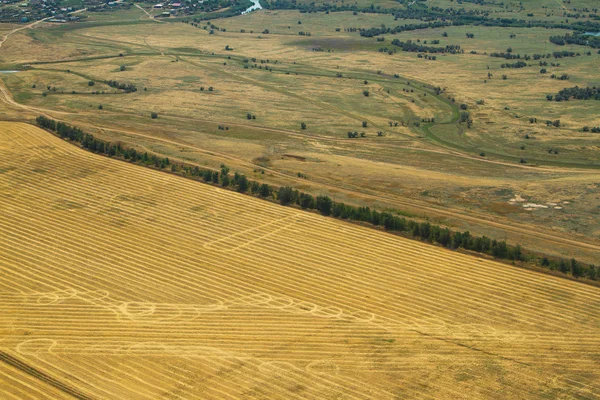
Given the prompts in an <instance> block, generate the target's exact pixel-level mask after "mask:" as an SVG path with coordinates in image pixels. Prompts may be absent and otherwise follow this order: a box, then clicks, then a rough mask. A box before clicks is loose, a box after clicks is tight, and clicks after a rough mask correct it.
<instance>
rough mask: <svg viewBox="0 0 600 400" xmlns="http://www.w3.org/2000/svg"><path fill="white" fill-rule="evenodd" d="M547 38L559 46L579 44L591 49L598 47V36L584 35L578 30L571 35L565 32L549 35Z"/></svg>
mask: <svg viewBox="0 0 600 400" xmlns="http://www.w3.org/2000/svg"><path fill="white" fill-rule="evenodd" d="M548 40H550V42H552V43H554V44H557V45H559V46H564V45H566V44H578V45H580V46H589V47H591V48H593V49H599V48H600V37H598V36H590V35H585V34H582V33H579V32H575V33H573V34H572V35H571V34H568V33H567V34H566V35H564V36H550V37H549V38H548Z"/></svg>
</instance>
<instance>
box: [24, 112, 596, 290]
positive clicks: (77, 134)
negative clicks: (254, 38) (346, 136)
mask: <svg viewBox="0 0 600 400" xmlns="http://www.w3.org/2000/svg"><path fill="white" fill-rule="evenodd" d="M36 122H37V124H38V125H39V126H40V127H42V128H45V129H47V130H50V131H52V132H55V133H56V134H57V135H58V136H60V137H61V138H63V139H67V140H70V141H72V142H76V143H79V144H80V145H81V147H83V148H85V149H88V150H90V151H92V152H95V153H100V154H105V155H107V156H111V157H116V158H120V159H124V160H127V161H129V162H133V163H138V164H142V165H146V166H150V167H154V168H157V169H169V170H170V171H171V172H175V173H178V174H179V175H182V176H185V177H188V178H192V179H196V180H201V181H203V182H205V183H209V184H213V185H219V186H220V187H224V188H231V189H233V190H236V191H238V192H240V193H250V194H252V195H254V196H257V197H260V198H264V199H269V200H272V201H277V202H278V203H279V204H281V205H284V206H290V205H296V206H298V207H300V208H302V209H305V210H315V211H318V212H319V213H320V214H322V215H324V216H333V217H334V218H339V219H343V220H350V221H358V222H363V223H368V224H371V225H373V226H377V227H381V228H383V229H385V230H386V231H390V232H397V233H402V234H405V235H407V236H410V237H413V238H417V239H421V240H423V241H426V242H429V243H434V244H438V245H441V246H444V247H446V248H449V249H459V248H461V249H465V250H470V251H475V252H478V253H482V254H487V255H490V256H493V257H495V258H498V259H503V260H511V261H522V260H526V259H527V258H528V257H527V256H526V254H525V253H524V252H523V250H522V249H521V246H519V245H516V246H513V245H509V244H507V243H506V241H504V240H502V241H499V240H495V239H491V238H488V237H486V236H473V235H471V233H470V232H468V231H466V232H459V231H452V230H450V229H449V228H446V227H441V226H438V225H433V224H431V223H430V222H419V221H415V220H411V219H407V218H405V217H402V216H399V215H396V214H392V213H390V212H387V211H377V210H373V209H371V208H369V207H357V206H353V205H349V204H345V203H342V202H336V201H333V200H332V199H331V198H330V197H328V196H313V195H312V194H309V193H304V192H301V191H299V190H297V189H293V188H292V187H289V186H283V187H279V188H276V187H273V186H270V185H268V184H266V183H259V182H257V181H252V180H249V179H248V178H247V177H246V176H245V175H242V174H238V173H237V172H236V173H234V174H233V175H231V174H230V170H229V168H228V167H227V166H225V165H224V164H222V165H221V168H220V170H218V171H217V170H212V169H206V168H200V167H198V166H192V165H188V164H184V163H180V162H172V161H171V160H169V158H168V157H162V156H157V155H155V154H149V153H147V152H140V151H137V150H135V149H133V148H130V147H125V146H123V145H122V144H121V143H118V142H117V143H111V142H107V141H105V140H102V139H98V138H95V137H94V136H93V135H91V134H88V133H85V132H83V131H82V130H81V129H79V128H76V127H72V126H70V125H67V124H65V123H62V122H56V121H54V120H52V119H49V118H46V117H44V116H40V117H38V118H37V120H36ZM540 262H541V265H542V266H544V267H547V268H550V269H556V270H559V271H561V272H563V273H569V272H570V273H571V274H572V275H573V276H575V277H588V278H590V279H598V275H599V274H598V272H599V271H597V270H596V268H595V267H594V266H592V265H584V264H581V263H579V262H577V261H576V260H574V259H572V260H571V261H570V262H565V261H564V260H549V259H548V258H543V259H541V260H540Z"/></svg>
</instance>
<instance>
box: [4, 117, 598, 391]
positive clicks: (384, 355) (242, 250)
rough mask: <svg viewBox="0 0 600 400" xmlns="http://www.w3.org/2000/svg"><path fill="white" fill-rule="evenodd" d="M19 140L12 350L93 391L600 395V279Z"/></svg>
mask: <svg viewBox="0 0 600 400" xmlns="http://www.w3.org/2000/svg"><path fill="white" fill-rule="evenodd" d="M0 139H1V140H0V171H2V173H1V174H0V196H1V199H0V200H1V201H0V232H1V235H2V236H1V239H2V240H1V241H0V321H1V322H2V323H1V324H0V335H1V336H0V350H1V351H3V352H5V353H6V354H8V355H10V356H11V357H16V358H17V359H19V360H21V361H22V362H23V363H26V364H27V365H29V366H31V368H33V369H35V371H42V372H43V373H44V374H46V375H47V376H50V377H52V378H53V379H55V380H57V381H60V382H63V383H64V384H66V385H68V386H69V387H74V388H76V389H77V390H79V391H80V392H81V393H84V394H85V395H86V396H89V397H91V398H99V399H101V398H111V399H122V398H132V399H137V398H140V399H156V398H203V399H204V398H286V399H288V398H289V399H292V398H293V399H302V398H351V399H366V398H377V399H380V398H405V397H409V398H522V399H531V398H548V397H551V398H561V397H564V398H570V396H574V397H577V398H589V399H592V398H597V397H600V384H598V383H597V381H598V372H597V369H598V368H597V367H598V364H599V361H600V357H599V350H598V349H599V346H598V345H599V344H600V343H599V342H600V340H599V339H598V332H599V329H600V318H598V315H599V313H598V311H599V309H600V290H598V289H597V288H594V287H591V286H586V285H583V284H579V283H576V282H571V281H567V280H562V279H559V278H555V277H551V276H546V275H540V274H537V273H534V272H531V271H526V270H521V269H518V268H516V267H511V266H507V265H503V264H499V263H496V262H493V261H490V260H483V259H479V258H475V257H471V256H468V255H463V254H459V253H455V252H450V251H447V250H445V249H441V248H438V247H434V246H430V245H426V244H423V243H420V242H416V241H411V240H406V239H403V238H399V237H395V236H392V235H389V234H387V233H384V232H379V231H376V230H373V229H369V228H366V227H360V226H355V225H351V224H348V223H344V222H340V221H336V220H333V219H330V218H324V217H320V216H317V215H314V214H310V213H304V212H302V211H299V210H295V209H292V208H285V207H280V206H277V205H274V204H271V203H268V202H265V201H263V200H259V199H254V198H252V197H249V196H245V195H240V194H236V193H233V192H230V191H226V190H223V189H218V188H215V187H211V186H208V185H204V184H201V183H197V182H193V181H191V180H186V179H182V178H179V177H176V176H172V175H168V174H164V173H161V172H157V171H152V170H149V169H146V168H143V167H139V166H135V165H131V164H127V163H124V162H120V161H116V160H111V159H107V158H104V157H100V156H97V155H94V154H91V153H88V152H85V151H83V150H80V149H77V148H76V147H75V146H72V145H70V144H68V143H65V142H63V141H61V140H60V139H58V138H56V137H53V136H52V135H50V134H48V133H46V132H44V131H42V130H39V129H37V128H35V127H32V126H29V125H25V124H16V123H1V124H0ZM0 383H2V385H0V391H1V392H2V393H6V397H7V398H47V396H50V395H49V393H54V392H56V393H58V395H57V396H60V395H64V396H65V397H68V396H67V395H65V394H64V393H62V394H61V392H60V391H59V390H58V389H56V388H55V387H54V386H52V385H51V384H49V383H48V382H45V381H43V379H37V378H35V376H34V375H33V374H32V373H31V371H29V372H27V371H23V370H19V369H17V368H15V367H14V366H11V365H7V364H6V363H1V362H0ZM11 396H12V397H11ZM57 396H50V397H57Z"/></svg>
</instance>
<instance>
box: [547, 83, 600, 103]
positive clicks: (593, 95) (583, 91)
mask: <svg viewBox="0 0 600 400" xmlns="http://www.w3.org/2000/svg"><path fill="white" fill-rule="evenodd" d="M546 98H547V99H548V100H549V101H551V100H554V101H569V100H570V99H577V100H600V88H597V87H596V86H593V87H586V88H580V87H579V86H575V87H573V88H565V89H563V90H561V91H560V92H558V93H557V94H556V95H554V96H552V95H548V96H546Z"/></svg>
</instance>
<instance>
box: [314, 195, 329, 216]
mask: <svg viewBox="0 0 600 400" xmlns="http://www.w3.org/2000/svg"><path fill="white" fill-rule="evenodd" d="M315 205H316V208H317V210H319V212H320V213H321V214H322V215H325V216H327V215H330V214H331V207H332V205H333V202H332V201H331V199H330V198H329V197H328V196H317V200H316V203H315Z"/></svg>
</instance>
